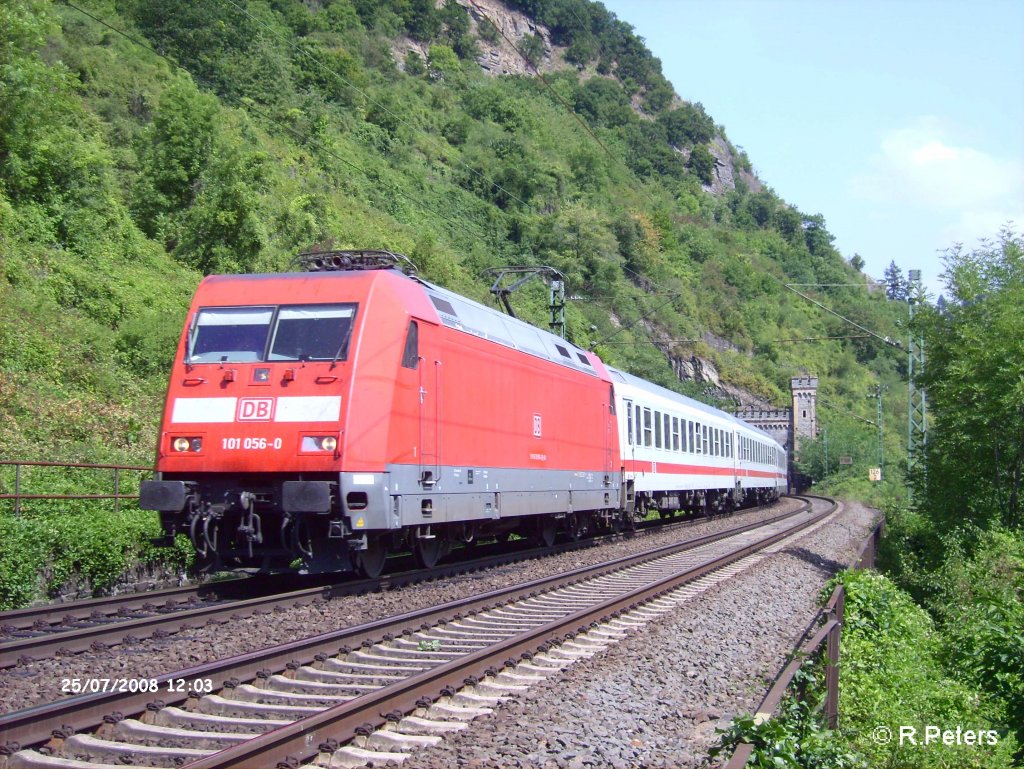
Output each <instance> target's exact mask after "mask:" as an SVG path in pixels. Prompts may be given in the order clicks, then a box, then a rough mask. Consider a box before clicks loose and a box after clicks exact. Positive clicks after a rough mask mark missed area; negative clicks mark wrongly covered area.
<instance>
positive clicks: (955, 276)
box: [912, 229, 1024, 528]
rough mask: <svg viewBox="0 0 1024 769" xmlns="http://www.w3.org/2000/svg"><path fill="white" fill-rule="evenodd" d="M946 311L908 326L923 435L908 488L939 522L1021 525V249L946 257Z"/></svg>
mask: <svg viewBox="0 0 1024 769" xmlns="http://www.w3.org/2000/svg"><path fill="white" fill-rule="evenodd" d="M944 260H945V265H946V271H945V273H944V275H943V277H944V278H945V281H946V285H947V288H948V295H947V298H948V302H947V305H946V309H945V312H943V313H939V312H938V311H937V310H935V308H930V307H925V308H922V311H921V312H919V313H918V314H917V315H916V317H915V324H916V328H917V330H918V331H920V332H921V333H923V334H924V339H925V350H926V351H927V365H926V368H925V374H924V376H923V378H922V383H923V384H924V386H925V389H926V392H927V394H928V407H929V416H930V420H931V423H930V427H929V435H928V447H927V454H926V463H925V464H926V467H927V475H924V474H922V475H919V476H918V477H916V478H914V479H912V480H913V482H914V483H915V485H916V488H917V493H918V495H919V497H920V498H921V500H922V505H923V506H924V507H925V508H926V509H928V510H930V511H931V512H932V513H933V515H934V517H935V518H936V519H937V521H941V522H943V523H945V524H947V525H956V524H957V523H959V522H961V521H963V520H964V519H965V518H966V519H967V520H970V521H974V522H975V523H977V524H980V525H982V526H987V525H988V524H989V523H991V522H993V519H994V520H995V521H998V522H1001V523H1002V524H1003V525H1004V526H1007V527H1011V528H1012V527H1020V526H1021V525H1022V524H1024V517H1022V513H1021V484H1022V481H1024V315H1022V314H1021V307H1024V240H1022V238H1021V236H1020V235H1018V234H1016V233H1014V232H1013V231H1011V230H1008V229H1007V230H1004V231H1003V232H1002V233H1001V234H1000V236H999V239H998V241H996V242H990V243H984V244H982V245H981V246H979V247H978V248H977V249H975V250H974V251H970V252H967V251H965V250H964V249H963V248H962V247H961V246H957V247H955V248H953V249H951V250H949V251H947V253H946V255H945V257H944Z"/></svg>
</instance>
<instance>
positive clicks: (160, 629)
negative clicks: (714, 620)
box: [0, 512, 795, 670]
mask: <svg viewBox="0 0 1024 769" xmlns="http://www.w3.org/2000/svg"><path fill="white" fill-rule="evenodd" d="M794 514H795V513H792V512H791V513H780V514H779V515H776V516H773V517H771V518H768V519H764V520H762V521H758V522H755V523H752V524H745V525H744V526H740V527H733V528H731V529H728V530H725V531H723V532H719V533H718V534H713V535H706V536H704V537H699V538H696V539H694V540H691V541H692V542H693V545H692V546H693V547H698V546H699V545H701V544H704V543H705V542H708V541H713V539H708V537H714V538H721V537H725V536H730V535H731V534H736V533H739V532H741V531H747V530H749V529H750V528H754V527H757V526H761V525H765V524H768V523H771V522H773V521H776V520H781V519H782V518H785V517H787V516H789V515H794ZM658 523H660V525H658V526H653V527H651V528H652V529H653V530H662V527H663V526H665V525H666V524H665V523H664V522H658ZM677 523H679V524H684V525H685V524H692V523H695V522H694V521H679V522H677ZM606 536H607V537H608V538H616V537H621V536H623V535H622V534H615V535H606ZM601 541H602V539H601V538H595V539H588V540H581V541H578V542H570V543H563V544H559V545H555V546H554V547H552V548H544V547H540V548H529V549H526V550H522V549H519V550H514V551H512V552H503V553H498V554H496V555H491V556H487V557H485V558H477V559H474V560H471V561H460V562H454V563H447V564H442V565H440V566H435V567H433V568H431V569H415V570H409V571H404V572H399V573H397V574H391V575H385V576H383V577H380V578H378V579H373V580H369V579H357V580H350V581H346V582H342V583H337V584H334V585H327V586H323V585H320V586H316V587H309V588H304V589H300V590H294V591H290V592H285V593H273V594H269V595H263V596H258V597H253V598H249V599H244V600H232V602H231V603H217V604H215V605H210V606H202V607H197V608H191V609H189V608H184V609H179V610H175V611H166V612H165V613H162V614H158V615H154V616H148V617H140V618H135V619H131V618H128V619H122V620H118V618H117V617H116V616H115V615H116V613H117V611H118V610H119V609H120V608H121V607H122V606H123V607H125V609H126V610H133V609H134V610H137V609H141V608H143V607H145V605H146V604H149V603H152V602H153V600H154V598H157V599H159V598H160V597H166V598H168V599H169V598H172V597H173V596H174V594H175V592H176V591H177V593H178V594H179V595H180V596H181V597H183V598H188V597H194V598H196V599H200V600H207V601H214V600H216V601H225V600H230V599H227V598H223V597H220V596H218V593H219V592H220V591H222V590H224V589H225V588H226V587H230V588H231V589H241V588H242V583H244V582H247V581H248V580H232V581H229V582H224V583H209V584H207V585H205V586H200V587H198V588H168V589H167V590H166V591H164V592H163V593H160V592H153V593H141V594H135V595H131V596H123V597H121V598H120V599H119V598H118V597H111V598H99V599H91V600H90V601H86V602H83V603H82V605H81V607H79V606H78V605H77V604H67V605H64V606H61V605H59V604H58V605H55V606H52V607H40V608H39V609H32V608H30V609H21V610H17V611H16V612H11V613H9V614H4V615H0V627H3V626H5V625H7V624H11V625H12V627H14V628H15V629H16V630H17V629H20V628H24V627H25V626H26V623H28V620H29V618H31V619H32V624H34V622H35V621H40V622H41V621H44V618H45V617H52V616H56V615H60V616H61V618H63V617H64V616H66V615H70V616H72V617H74V618H75V619H76V620H78V621H95V622H96V623H97V624H96V625H94V626H92V627H85V628H77V629H74V630H65V631H55V632H49V633H46V634H45V635H39V636H33V637H28V638H16V639H13V640H10V641H4V642H0V670H3V669H5V668H10V667H15V666H17V665H19V664H24V663H29V662H32V661H34V660H37V659H46V658H49V657H52V656H55V655H57V654H61V655H70V654H78V653H81V652H84V651H88V650H90V649H93V650H102V649H104V648H108V647H111V646H116V645H119V644H121V643H123V642H125V641H126V640H128V641H130V642H132V643H137V642H138V641H140V640H143V639H146V638H152V637H154V635H156V636H159V635H161V634H164V633H176V632H178V631H180V630H183V629H184V630H191V629H195V628H196V627H202V626H203V625H207V624H210V623H218V622H226V621H230V620H233V619H237V618H239V617H249V616H252V615H253V614H259V613H263V612H269V611H272V610H274V609H275V608H277V607H283V606H295V605H304V604H307V603H311V602H313V601H316V600H331V599H333V598H339V597H342V596H346V595H353V594H358V593H364V592H368V591H373V590H381V589H391V588H396V587H402V586H405V585H410V584H415V583H417V582H423V581H427V580H432V579H445V578H448V577H452V576H455V575H461V574H465V573H467V572H469V571H478V570H481V569H488V568H494V567H495V566H504V565H506V564H509V563H515V562H519V561H524V560H529V559H531V558H539V557H542V556H546V555H551V554H552V553H562V552H570V551H573V550H579V549H582V548H589V547H595V546H596V545H597V544H599V543H600V542H601ZM677 544H678V543H677ZM675 546H676V545H671V546H670V547H675ZM254 579H258V577H257V578H254ZM197 590H198V592H196V591H197ZM203 591H206V592H207V594H208V595H207V597H203ZM102 609H105V610H106V612H105V613H107V617H106V618H94V617H93V614H92V613H93V612H94V611H101V610H102ZM85 612H88V614H85ZM9 616H10V617H12V618H13V621H12V622H10V623H9V622H8V617H9ZM19 626H20V627H19Z"/></svg>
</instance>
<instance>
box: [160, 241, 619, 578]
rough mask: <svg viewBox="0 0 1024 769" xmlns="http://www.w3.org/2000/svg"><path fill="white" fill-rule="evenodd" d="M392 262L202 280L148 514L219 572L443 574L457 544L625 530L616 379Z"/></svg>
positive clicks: (315, 259) (172, 391)
mask: <svg viewBox="0 0 1024 769" xmlns="http://www.w3.org/2000/svg"><path fill="white" fill-rule="evenodd" d="M402 259H404V257H398V256H396V255H393V254H390V253H388V252H380V251H360V252H350V251H349V252H332V253H330V254H309V255H305V258H304V262H305V266H306V268H307V271H306V272H297V273H285V274H275V275H221V276H210V277H208V278H206V279H205V280H203V281H202V283H201V284H200V286H199V288H198V289H197V291H196V295H195V298H194V300H193V302H192V306H191V308H190V310H189V314H188V319H187V322H186V325H185V330H184V332H183V334H182V337H181V340H180V343H179V346H178V351H177V354H176V356H175V360H174V367H173V369H172V372H171V381H170V386H169V388H168V392H167V401H166V406H165V409H164V418H163V424H162V427H161V432H160V444H159V448H158V451H157V461H156V470H157V474H156V478H155V480H153V481H146V482H144V483H143V484H142V488H141V493H140V497H141V499H140V504H141V506H142V507H143V508H144V509H149V510H157V511H159V512H160V519H161V524H162V527H163V530H164V532H165V533H166V534H167V535H169V536H173V535H175V534H177V533H185V534H187V535H188V536H189V537H190V539H191V540H192V542H193V543H194V545H195V547H196V551H197V553H198V555H199V557H200V561H201V563H202V564H203V566H204V567H206V568H208V569H221V568H235V569H237V568H253V569H261V570H275V569H283V568H298V569H300V570H302V571H307V572H322V571H345V570H350V569H354V570H357V571H360V572H361V573H363V574H366V575H376V574H378V573H379V572H380V570H381V569H382V567H383V565H384V559H385V558H386V556H387V554H388V552H389V551H394V550H396V549H404V548H410V549H411V550H412V552H413V553H414V554H415V555H416V557H417V559H418V561H419V562H420V563H421V564H423V565H432V564H433V563H435V562H436V561H437V560H438V559H439V558H440V557H441V556H443V555H444V554H445V553H446V552H447V550H448V549H449V548H450V546H451V544H452V543H454V542H457V541H464V542H468V541H472V540H473V539H474V538H475V537H477V536H487V535H500V534H503V533H505V532H508V531H512V530H517V531H519V532H521V533H526V534H530V535H533V536H535V537H537V538H538V539H540V540H543V541H549V542H550V541H552V540H553V539H554V536H555V533H556V529H557V528H558V527H563V528H565V529H567V530H568V531H569V532H570V533H572V534H575V533H578V532H579V531H580V530H581V528H583V527H585V526H586V525H587V524H588V523H592V522H595V521H598V522H602V521H603V522H604V523H606V524H608V525H618V524H619V523H621V522H622V521H623V520H624V518H623V516H625V515H627V513H625V512H623V511H621V507H622V505H621V501H620V485H621V472H620V469H621V468H620V466H619V465H620V460H619V457H620V451H619V443H618V442H619V430H618V428H617V425H616V414H615V410H616V408H615V399H614V393H613V389H612V383H611V376H610V375H609V372H608V371H607V370H606V369H605V367H604V366H603V365H602V363H601V361H600V360H599V359H598V358H597V357H596V356H594V355H592V354H591V353H588V352H587V351H585V350H582V349H580V348H578V347H575V346H573V345H571V344H569V343H567V342H566V341H564V340H562V339H561V338H559V337H557V336H554V335H552V334H550V333H547V332H545V331H542V330H540V329H537V328H535V327H533V326H530V325H528V324H526V323H523V322H521V321H519V320H516V319H515V318H511V317H508V316H504V315H502V314H500V313H497V312H495V311H493V310H490V309H488V308H486V307H484V306H483V305H480V304H478V303H476V302H473V301H471V300H468V299H466V298H464V297H461V296H459V295H457V294H454V293H452V292H450V291H447V290H445V289H442V288H439V287H437V286H434V285H431V284H429V283H426V282H424V281H422V280H420V279H418V278H416V277H414V276H412V275H411V274H409V271H403V270H402V269H400V268H401V266H402Z"/></svg>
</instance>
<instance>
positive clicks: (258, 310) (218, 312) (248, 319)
mask: <svg viewBox="0 0 1024 769" xmlns="http://www.w3.org/2000/svg"><path fill="white" fill-rule="evenodd" d="M273 314H274V308H273V307H208V308H206V309H203V310H200V311H199V312H198V313H197V314H196V317H195V320H194V321H193V324H192V332H191V334H190V339H189V350H188V360H189V361H190V362H191V363H219V362H221V361H225V362H229V363H244V362H247V361H258V360H262V358H263V350H264V349H265V348H266V345H267V335H268V334H269V332H270V319H271V317H272V316H273Z"/></svg>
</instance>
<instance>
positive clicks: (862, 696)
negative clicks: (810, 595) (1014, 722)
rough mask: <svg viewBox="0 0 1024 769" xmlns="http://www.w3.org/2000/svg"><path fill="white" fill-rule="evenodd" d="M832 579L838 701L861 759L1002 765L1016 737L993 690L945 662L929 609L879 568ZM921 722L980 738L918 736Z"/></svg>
mask: <svg viewBox="0 0 1024 769" xmlns="http://www.w3.org/2000/svg"><path fill="white" fill-rule="evenodd" d="M835 581H839V582H842V583H843V585H844V586H845V587H846V607H845V617H846V618H845V621H844V623H843V637H842V656H841V664H842V668H841V670H842V674H841V685H840V704H839V707H840V714H841V716H840V718H841V721H840V726H841V727H842V730H843V734H844V737H845V738H846V739H847V740H848V744H849V746H850V747H851V748H852V749H853V750H856V751H857V752H858V753H860V754H862V755H864V756H865V757H866V758H867V760H868V765H869V766H892V767H920V768H922V769H924V768H926V767H946V766H977V767H1005V766H1007V765H1009V763H1010V762H1011V760H1012V755H1013V751H1014V748H1015V747H1016V745H1015V740H1014V738H1013V736H1012V734H1010V733H1009V732H1008V729H1007V726H1006V725H1007V722H1006V721H1005V720H1004V719H1003V712H1002V709H1001V707H1000V703H999V700H998V697H996V696H993V693H992V692H991V690H988V689H985V688H983V687H980V686H977V685H976V684H975V682H973V681H971V679H970V676H967V675H964V673H965V671H964V670H962V669H957V668H956V667H955V666H954V667H950V666H949V665H947V664H946V660H945V659H944V645H945V643H946V639H944V638H943V637H942V635H941V633H940V632H938V631H937V628H936V625H935V622H934V620H933V619H932V618H931V616H929V614H928V613H927V612H926V611H925V610H924V609H922V608H921V607H919V606H917V605H916V604H914V602H913V601H912V600H911V599H910V597H909V596H908V595H907V594H906V593H904V592H903V591H901V590H899V589H898V588H897V587H896V586H895V585H894V584H893V583H892V582H891V581H890V580H888V579H887V578H885V577H883V576H881V575H878V574H873V573H870V572H863V571H849V572H843V573H842V574H841V575H839V576H838V577H837V578H836V580H835ZM833 587H834V584H830V586H829V587H828V588H827V591H828V592H829V593H830V592H831V590H832V588H833ZM928 726H932V727H938V728H939V729H940V730H942V731H946V730H951V731H954V732H955V731H956V729H957V728H958V727H960V728H961V730H962V731H964V730H969V731H973V732H975V733H978V732H984V733H985V738H984V739H983V741H980V742H979V743H976V744H964V743H961V744H952V745H950V744H946V743H945V742H943V741H942V740H941V739H939V740H936V739H932V740H931V741H930V742H928V743H927V744H926V742H925V735H926V728H927V727H928ZM882 727H884V730H883V729H882ZM900 727H904V728H914V729H915V734H914V735H913V737H914V739H913V740H912V739H902V740H901V739H900ZM989 732H993V733H994V737H993V739H994V740H995V741H996V744H994V745H993V744H991V742H990V741H989V737H988V733H989ZM880 735H882V736H880ZM915 742H916V744H915Z"/></svg>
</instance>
